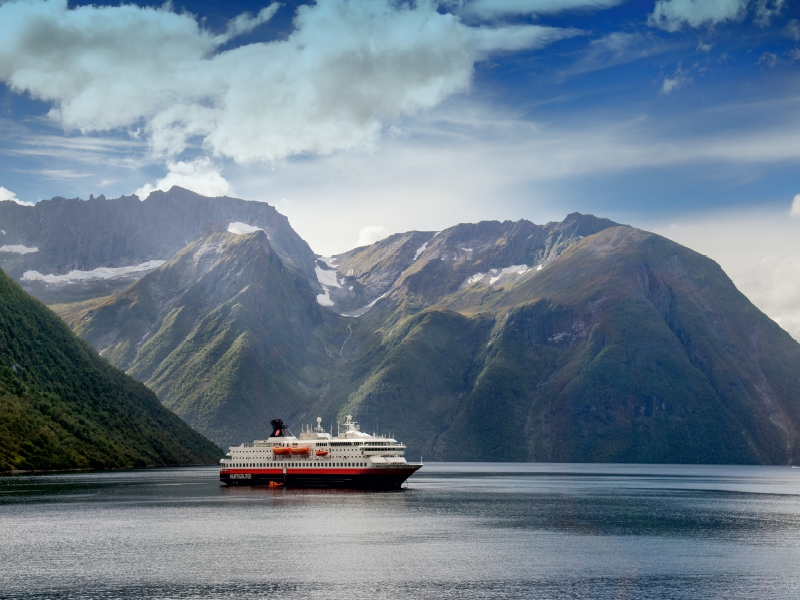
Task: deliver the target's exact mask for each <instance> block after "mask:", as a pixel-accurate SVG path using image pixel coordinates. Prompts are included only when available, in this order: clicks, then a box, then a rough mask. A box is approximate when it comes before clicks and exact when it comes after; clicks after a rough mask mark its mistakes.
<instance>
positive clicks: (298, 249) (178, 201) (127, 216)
mask: <svg viewBox="0 0 800 600" xmlns="http://www.w3.org/2000/svg"><path fill="white" fill-rule="evenodd" d="M209 223H220V224H222V225H223V226H224V227H225V228H227V227H228V226H229V225H233V228H236V227H239V228H240V229H244V230H247V231H253V230H256V229H261V230H263V231H264V232H265V234H266V235H267V238H268V239H269V240H270V243H271V245H272V247H273V249H274V250H275V252H276V253H277V254H278V255H279V256H280V257H281V260H282V261H283V262H284V263H285V264H287V265H289V266H291V267H292V268H295V269H297V270H298V271H300V272H302V273H305V275H306V276H307V277H308V278H309V280H310V281H316V279H315V275H314V255H313V253H312V251H311V249H310V248H309V246H308V244H306V243H305V242H304V241H303V239H302V238H301V237H300V236H299V235H297V233H296V232H295V231H294V230H293V229H292V228H291V226H290V225H289V221H288V219H287V218H286V217H285V216H283V215H281V214H280V213H278V212H277V211H276V210H275V208H273V207H272V206H270V205H268V204H267V203H265V202H248V201H245V200H239V199H236V198H227V197H222V198H208V197H205V196H201V195H199V194H195V193H194V192H190V191H189V190H185V189H183V188H180V187H177V186H176V187H173V188H172V189H170V190H169V191H168V192H162V191H155V192H152V193H151V194H150V196H148V198H147V199H146V200H144V201H140V200H139V198H138V197H137V196H122V197H121V198H117V199H115V200H108V199H106V198H105V197H104V196H99V197H97V198H95V197H90V198H89V200H85V201H84V200H80V199H78V198H73V199H66V198H53V199H52V200H43V201H41V202H38V203H36V204H35V205H34V206H22V205H20V204H17V203H15V202H11V201H6V202H0V266H2V268H3V269H4V270H5V271H6V273H8V274H9V275H10V276H11V277H12V278H13V279H14V280H15V281H18V282H20V283H21V284H22V285H23V287H24V288H25V289H26V291H28V292H29V293H31V294H33V295H34V296H36V297H38V298H40V299H42V300H43V301H45V302H47V303H48V304H55V303H59V302H74V301H78V300H85V299H92V298H97V297H100V296H105V295H108V294H110V293H111V292H113V291H115V290H116V289H119V288H121V287H126V286H127V285H129V284H130V283H131V282H132V281H135V280H136V279H138V278H139V277H141V275H142V274H143V273H144V272H147V271H149V270H152V269H153V268H155V267H156V266H157V265H158V264H161V262H162V261H165V260H168V259H169V258H170V257H171V256H172V255H173V254H175V253H176V252H177V251H178V250H180V249H181V248H183V247H184V246H185V245H186V244H188V243H189V242H190V241H192V240H194V239H195V238H197V236H198V235H200V234H201V233H202V232H203V230H204V229H205V228H206V226H208V224H209ZM154 261H155V262H154ZM98 269H99V271H96V270H98ZM26 273H28V275H27V277H24V278H23V276H24V275H25V274H26Z"/></svg>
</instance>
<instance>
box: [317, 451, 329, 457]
mask: <svg viewBox="0 0 800 600" xmlns="http://www.w3.org/2000/svg"><path fill="white" fill-rule="evenodd" d="M317 456H328V451H327V450H317Z"/></svg>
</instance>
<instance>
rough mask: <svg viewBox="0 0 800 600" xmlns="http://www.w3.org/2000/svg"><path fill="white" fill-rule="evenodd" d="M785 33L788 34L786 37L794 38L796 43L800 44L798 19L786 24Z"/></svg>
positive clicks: (799, 22) (799, 23)
mask: <svg viewBox="0 0 800 600" xmlns="http://www.w3.org/2000/svg"><path fill="white" fill-rule="evenodd" d="M784 33H786V36H787V37H790V38H792V39H793V40H794V41H795V42H800V21H798V20H797V19H791V20H790V21H789V22H788V23H787V24H786V29H784Z"/></svg>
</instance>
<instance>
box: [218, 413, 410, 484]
mask: <svg viewBox="0 0 800 600" xmlns="http://www.w3.org/2000/svg"><path fill="white" fill-rule="evenodd" d="M271 424H272V435H270V437H269V438H268V439H266V440H256V441H254V442H253V443H251V444H241V445H240V446H231V448H230V451H229V452H228V454H227V455H226V456H225V458H223V459H222V460H221V461H220V463H221V468H220V472H219V478H220V481H222V482H223V483H226V484H228V485H271V486H284V485H285V486H290V487H341V488H387V489H391V488H399V487H400V486H401V485H402V483H403V482H404V481H405V480H406V479H408V477H409V476H411V475H412V474H413V473H414V472H415V471H416V470H418V469H419V468H420V467H422V464H421V463H409V462H406V459H405V457H404V454H405V450H406V447H405V445H404V444H402V443H400V442H398V441H397V440H395V439H393V438H390V437H385V436H377V435H369V434H367V433H364V432H362V431H360V429H359V426H358V423H356V422H355V421H353V418H352V417H351V416H350V415H348V416H347V417H346V418H345V422H344V424H343V425H344V431H343V432H342V431H341V424H340V431H339V434H338V435H337V437H332V436H331V434H330V433H327V432H326V431H325V430H324V429H323V428H322V419H320V418H317V426H316V427H315V428H313V429H312V428H310V427H308V428H306V429H304V430H303V431H302V432H301V433H300V436H299V437H295V436H294V435H292V433H291V432H290V431H289V429H288V428H287V427H286V425H284V423H283V421H282V420H281V419H276V420H274V421H271Z"/></svg>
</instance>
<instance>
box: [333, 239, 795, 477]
mask: <svg viewBox="0 0 800 600" xmlns="http://www.w3.org/2000/svg"><path fill="white" fill-rule="evenodd" d="M453 246H454V244H450V245H446V246H445V247H442V248H441V249H440V251H439V252H438V253H434V252H432V254H431V255H427V252H426V255H425V257H424V258H418V262H419V261H420V260H421V261H422V263H421V264H415V265H413V266H412V267H410V268H409V269H407V270H406V271H405V272H404V273H403V274H402V275H401V276H400V277H399V278H398V279H397V280H396V282H395V284H394V285H393V287H392V288H391V290H390V291H389V293H388V294H387V295H386V297H385V298H384V299H383V300H381V301H380V302H379V303H377V304H376V306H375V308H374V309H373V311H371V312H369V313H367V314H365V315H364V317H362V318H361V319H360V321H359V327H357V328H354V335H353V337H354V338H357V337H359V338H362V339H363V341H362V346H361V351H360V352H354V354H353V356H351V357H350V359H351V369H350V373H351V374H352V376H351V377H350V379H349V381H347V382H346V384H340V385H341V388H340V389H341V391H339V393H338V395H335V394H334V397H338V400H339V402H341V404H340V405H337V406H332V408H333V409H334V410H335V411H336V412H337V414H339V415H341V414H345V413H347V414H354V415H358V417H359V419H361V421H362V422H365V423H368V424H369V423H373V422H375V421H378V422H381V423H392V424H394V425H393V426H394V427H396V429H395V432H396V433H397V434H398V436H399V437H401V438H403V439H405V440H407V441H408V442H409V448H414V450H418V451H421V452H424V453H425V455H426V456H427V457H429V458H433V459H440V460H463V459H469V460H511V461H574V462H588V461H613V462H676V463H685V462H699V463H769V464H784V463H787V462H791V461H796V460H797V459H798V458H800V457H798V454H800V452H799V451H798V439H797V432H798V425H800V345H798V344H797V342H795V341H794V340H793V339H792V338H791V337H790V336H789V335H788V334H787V333H786V332H784V331H783V330H781V329H780V327H778V325H776V324H775V323H774V322H773V321H771V320H770V319H769V318H768V317H766V316H765V315H764V314H762V313H761V312H760V311H758V309H756V308H755V307H754V306H753V305H752V304H751V303H750V302H749V301H748V300H747V298H745V297H744V296H743V295H742V294H741V293H740V292H739V291H738V290H737V289H736V287H735V286H734V285H733V283H732V282H731V281H730V279H729V278H728V277H727V276H726V275H725V274H724V272H723V271H722V270H721V269H720V268H719V266H718V265H717V264H716V263H714V262H713V261H711V260H709V259H708V258H706V257H704V256H702V255H700V254H697V253H696V252H693V251H691V250H689V249H687V248H684V247H682V246H680V245H678V244H675V243H673V242H671V241H669V240H667V239H665V238H663V237H660V236H657V235H654V234H651V233H647V232H643V231H640V230H637V229H634V228H630V227H621V226H619V227H607V228H605V229H602V230H601V231H599V232H598V233H595V234H593V235H588V236H585V237H583V238H582V239H579V240H577V241H575V242H574V243H572V244H570V245H568V246H567V247H566V248H565V249H564V251H563V252H562V253H561V254H560V255H558V256H557V257H555V258H552V259H550V260H549V261H547V262H545V263H542V264H541V265H540V266H541V267H542V268H541V269H539V268H538V267H537V268H532V265H527V266H525V268H522V267H521V266H516V267H514V269H513V270H512V271H511V272H506V273H504V272H503V270H501V269H499V265H497V268H496V269H495V271H488V272H487V271H486V270H485V268H484V267H483V266H482V263H480V262H479V260H480V257H472V258H470V257H469V256H465V255H464V254H463V253H459V252H457V251H455V249H454V248H453ZM455 246H456V247H458V246H457V244H455ZM463 252H466V250H464V251H463ZM443 259H444V260H443ZM514 262H516V261H514ZM465 265H466V266H465ZM470 272H473V273H475V274H474V275H472V276H469V277H465V275H467V274H468V273H470ZM423 274H425V275H424V276H423ZM459 278H463V279H461V284H460V285H458V286H457V287H456V282H458V280H459ZM495 278H497V279H495ZM440 281H443V282H444V283H441V282H440Z"/></svg>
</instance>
